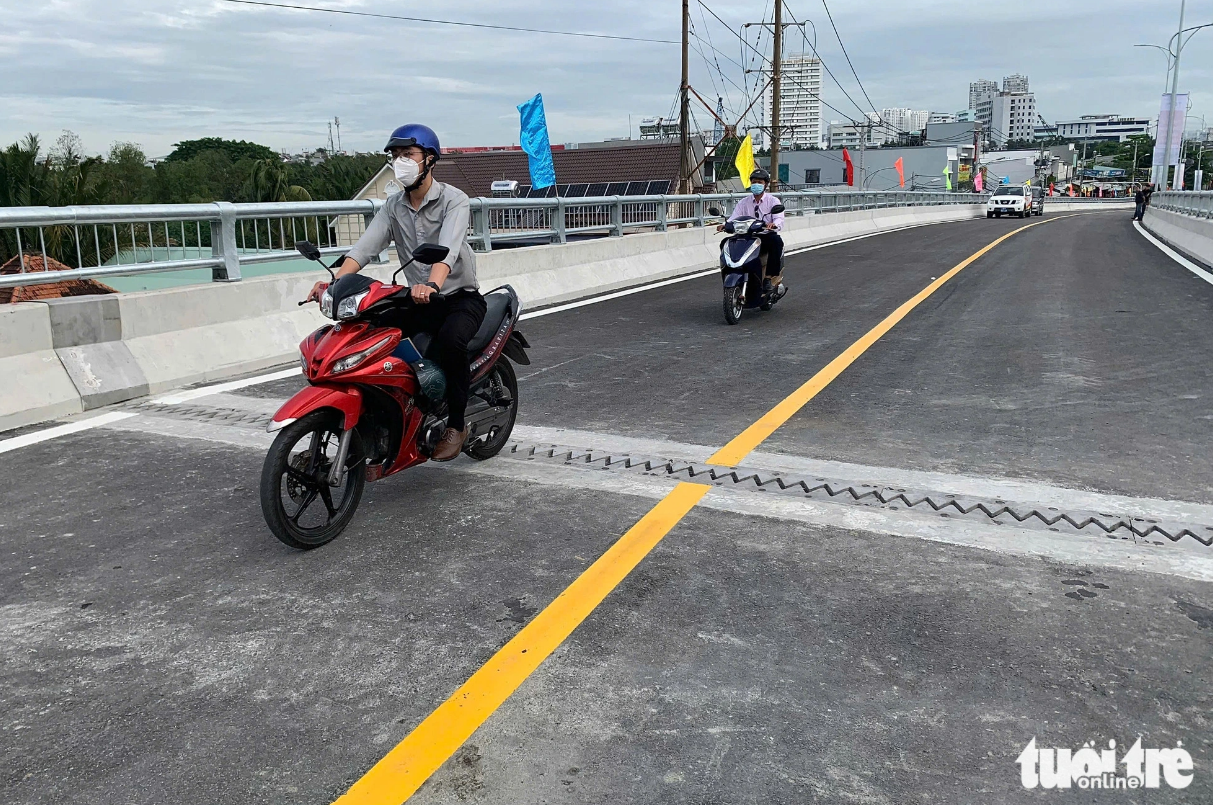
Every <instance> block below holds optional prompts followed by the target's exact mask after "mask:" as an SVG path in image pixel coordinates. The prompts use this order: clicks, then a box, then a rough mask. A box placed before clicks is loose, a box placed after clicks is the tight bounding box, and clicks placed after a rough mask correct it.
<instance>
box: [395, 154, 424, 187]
mask: <svg viewBox="0 0 1213 805" xmlns="http://www.w3.org/2000/svg"><path fill="white" fill-rule="evenodd" d="M392 172H393V173H395V174H396V181H398V182H400V183H401V184H402V185H404V187H406V188H409V187H412V186H413V182H416V181H417V177H418V176H420V175H421V166H420V165H418V164H417V163H416V162H414V161H413V160H411V159H409V158H408V157H397V158H396V159H394V160H392Z"/></svg>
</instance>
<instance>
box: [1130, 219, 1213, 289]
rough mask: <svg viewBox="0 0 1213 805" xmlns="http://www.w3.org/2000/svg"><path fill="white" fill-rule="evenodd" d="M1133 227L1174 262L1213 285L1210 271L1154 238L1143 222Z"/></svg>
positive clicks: (1134, 224) (1134, 223)
mask: <svg viewBox="0 0 1213 805" xmlns="http://www.w3.org/2000/svg"><path fill="white" fill-rule="evenodd" d="M1133 226H1134V227H1135V228H1136V229H1137V231H1138V232H1140V233H1141V234H1142V235H1143V236H1144V237H1145V239H1146V240H1148V241H1150V242H1151V243H1153V244H1154V245H1155V246H1157V247H1158V248H1159V249H1162V252H1163V254H1165V255H1167V256H1168V257H1170V258H1171V259H1172V260H1174V261H1175V262H1177V263H1179V264H1180V265H1181V266H1183V267H1184V268H1186V269H1188V270H1189V271H1191V272H1192V273H1193V274H1195V275H1196V276H1198V277H1200V278H1201V279H1202V280H1204V281H1205V282H1207V283H1209V284H1210V285H1213V274H1210V273H1209V272H1208V271H1205V270H1204V269H1203V268H1201V267H1200V266H1198V265H1196V263H1193V262H1192V261H1191V260H1189V259H1188V258H1186V257H1184V256H1183V255H1182V254H1180V253H1179V252H1177V251H1175V250H1174V249H1172V248H1171V247H1170V246H1168V245H1167V244H1165V243H1163V242H1162V241H1161V240H1159V239H1158V238H1156V237H1154V234H1153V233H1152V232H1150V230H1148V229H1146V228H1145V227H1144V226H1142V225H1141V221H1134V222H1133Z"/></svg>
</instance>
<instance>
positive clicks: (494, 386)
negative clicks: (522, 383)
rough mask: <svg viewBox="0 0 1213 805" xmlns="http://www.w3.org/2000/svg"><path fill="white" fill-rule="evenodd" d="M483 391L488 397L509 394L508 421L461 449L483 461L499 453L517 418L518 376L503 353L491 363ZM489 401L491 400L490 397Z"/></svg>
mask: <svg viewBox="0 0 1213 805" xmlns="http://www.w3.org/2000/svg"><path fill="white" fill-rule="evenodd" d="M484 393H485V394H487V395H488V396H489V397H490V398H491V397H492V396H493V395H494V394H496V395H500V394H502V393H505V394H508V395H509V396H510V421H509V424H507V425H505V426H504V427H502V428H501V430H499V431H497V433H496V435H494V436H492V437H490V438H488V439H483V440H479V439H478V440H476V441H475V442H471V443H470V444H468V446H467V447H465V448H464V449H463V452H465V453H467V454H468V455H469V456H471V457H472V458H474V459H476V460H477V461H484V460H485V459H489V458H492V457H493V456H495V455H497V454H498V453H500V452H501V448H503V447H505V445H506V442H508V441H509V440H510V434H511V433H513V432H514V422H515V420H517V419H518V376H517V375H516V374H514V366H513V364H511V363H510V361H509V358H506V357H505V356H504V355H503V356H501V357H500V358H498V359H497V363H495V364H493V369H492V371H491V372H490V373H489V379H488V383H487V384H485V391H484ZM489 401H490V402H492V400H491V399H490V400H489Z"/></svg>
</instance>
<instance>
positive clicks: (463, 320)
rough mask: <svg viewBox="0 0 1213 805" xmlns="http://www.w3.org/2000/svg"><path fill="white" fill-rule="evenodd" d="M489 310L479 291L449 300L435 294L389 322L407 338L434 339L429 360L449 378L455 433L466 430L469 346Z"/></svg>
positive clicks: (451, 421)
mask: <svg viewBox="0 0 1213 805" xmlns="http://www.w3.org/2000/svg"><path fill="white" fill-rule="evenodd" d="M485 310H486V307H485V304H484V297H483V296H481V295H480V292H479V291H455V292H454V293H451V294H449V295H447V296H439V295H437V294H435V295H434V296H431V297H430V302H429V304H425V305H411V306H409V307H407V308H403V309H401V310H400V312H399V314H398V317H397V318H396V319H395V320H394V321H391V322H388V323H389V324H390V325H391V326H393V327H399V328H400V330H401V332H403V333H404V334H405V336H413V335H417V334H418V333H429V334H430V335H431V336H432V337H433V340H432V341H431V342H430V346H429V347H428V348H427V349H426V351H425V356H426V357H427V358H430V359H432V360H433V361H434V362H435V363H437V364H438V366H439V368H441V369H442V372H443V374H445V375H446V405H447V411H448V418H447V427H448V428H454V429H455V430H463V428H464V424H465V423H464V421H463V415H464V412H465V409H467V405H468V386H469V385H471V382H472V372H471V368H470V366H469V363H470V360H469V358H468V342H469V341H471V340H472V337H473V336H475V335H476V331H477V330H479V329H480V324H481V323H482V322H483V321H484V314H485Z"/></svg>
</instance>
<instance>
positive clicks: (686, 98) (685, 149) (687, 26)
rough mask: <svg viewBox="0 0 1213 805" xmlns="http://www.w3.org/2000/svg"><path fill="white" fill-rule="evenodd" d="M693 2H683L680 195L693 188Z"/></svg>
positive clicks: (687, 0) (688, 0)
mask: <svg viewBox="0 0 1213 805" xmlns="http://www.w3.org/2000/svg"><path fill="white" fill-rule="evenodd" d="M690 49H691V0H682V111H681V113H680V115H679V129H680V131H681V134H680V138H681V139H680V145H681V155H682V169H681V170H680V171H679V173H680V174H681V177H680V178H681V181H679V183H678V184H679V188H678V192H679V193H690V192H691V190H692V188H691V171H690V167H691V105H690V89H691V56H690Z"/></svg>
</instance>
